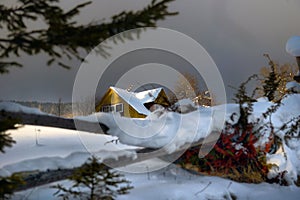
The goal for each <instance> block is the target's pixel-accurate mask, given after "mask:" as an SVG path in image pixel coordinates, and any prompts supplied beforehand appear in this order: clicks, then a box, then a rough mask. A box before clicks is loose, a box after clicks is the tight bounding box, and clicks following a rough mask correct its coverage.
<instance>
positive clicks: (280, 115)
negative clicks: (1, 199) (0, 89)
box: [0, 94, 300, 200]
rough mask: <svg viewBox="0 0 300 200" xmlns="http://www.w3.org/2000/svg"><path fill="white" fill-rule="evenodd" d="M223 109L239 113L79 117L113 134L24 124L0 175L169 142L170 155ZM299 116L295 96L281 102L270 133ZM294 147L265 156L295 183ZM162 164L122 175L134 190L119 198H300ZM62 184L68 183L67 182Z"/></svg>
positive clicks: (0, 164) (287, 190)
mask: <svg viewBox="0 0 300 200" xmlns="http://www.w3.org/2000/svg"><path fill="white" fill-rule="evenodd" d="M270 106H272V103H270V102H267V101H265V100H264V99H260V100H259V101H258V102H257V103H255V104H254V112H253V120H255V119H257V118H261V114H262V113H263V112H265V111H266V110H267V109H268V108H269V107H270ZM224 108H226V112H225V119H227V120H228V119H229V116H230V115H231V114H232V113H233V112H237V111H238V107H237V105H235V104H228V105H226V106H224V105H223V106H216V107H214V108H199V109H197V110H196V111H194V112H192V113H188V114H184V115H180V114H177V113H172V112H164V111H157V112H154V113H153V114H152V115H150V116H149V117H148V118H146V119H145V120H140V119H136V120H132V119H124V118H121V117H119V116H113V115H111V114H96V115H92V116H87V117H79V118H78V119H81V120H88V121H94V120H99V121H101V122H103V123H105V124H106V125H108V127H109V128H110V132H109V133H110V134H111V135H113V136H105V135H99V134H91V133H85V132H77V131H71V130H65V129H57V128H48V127H38V126H24V127H22V128H19V129H17V130H11V131H9V132H10V133H11V135H12V137H13V138H14V139H15V140H16V142H17V143H16V144H15V145H14V146H13V147H12V148H6V149H5V150H6V153H5V154H1V156H0V175H2V176H5V175H10V174H11V173H14V172H18V171H31V170H47V169H58V168H70V167H76V166H80V165H81V164H83V163H84V162H85V161H86V160H87V158H88V157H89V156H90V155H91V153H92V154H96V155H97V156H98V157H100V158H102V159H104V158H106V157H114V156H120V155H126V156H131V157H134V156H135V155H134V154H130V153H129V152H130V151H124V149H134V148H137V147H135V146H145V147H156V148H158V147H162V146H165V145H166V144H168V143H169V142H170V140H172V144H173V145H171V146H168V147H167V148H166V150H169V152H173V151H175V150H176V149H177V148H178V147H180V146H182V145H183V144H185V143H186V142H193V141H194V140H195V139H196V140H198V139H199V138H203V137H205V136H207V134H209V133H210V131H211V130H214V129H218V128H219V127H218V126H214V124H215V122H216V120H222V118H214V117H212V116H213V115H214V114H216V113H218V112H220V111H223V110H224ZM1 109H6V110H10V111H13V112H16V111H18V112H19V111H22V112H27V113H28V112H29V113H35V114H43V113H39V111H38V110H28V109H27V108H25V107H18V105H12V104H9V103H8V104H7V103H0V110H1ZM299 113H300V95H299V94H294V95H291V96H289V97H288V98H286V99H284V101H283V105H282V106H281V107H280V108H279V109H278V110H277V111H276V113H274V114H273V115H272V121H273V122H274V126H275V129H278V128H280V126H281V125H282V124H283V123H285V122H287V121H288V120H289V119H291V118H293V117H297V116H299ZM149 123H150V125H149ZM262 123H264V122H262ZM195 124H196V125H197V126H196V127H195ZM151 126H152V127H151ZM145 130H148V131H145ZM174 130H175V131H174ZM128 131H129V132H128ZM277 131H279V130H277ZM189 132H193V134H192V135H188V134H187V133H189ZM153 133H155V134H153ZM170 133H172V134H170ZM139 134H142V135H139ZM174 134H176V136H175V135H174ZM278 134H279V135H283V134H284V131H281V132H278ZM116 138H118V139H120V141H121V142H122V143H123V144H120V143H118V144H114V143H112V142H111V141H112V140H114V139H116ZM124 144H127V145H132V146H127V145H124ZM299 144H300V142H299V140H295V141H291V144H290V147H287V146H284V148H285V152H280V151H278V152H277V154H276V155H272V156H269V157H268V161H269V162H271V163H276V164H278V166H279V168H278V169H279V170H280V171H283V170H288V174H289V176H290V177H291V178H292V179H294V180H295V177H296V176H297V175H299V174H300V145H299ZM284 145H285V144H284ZM111 151H113V152H114V154H112V153H111ZM286 158H287V159H286ZM162 163H164V161H162V160H159V159H152V160H149V161H146V162H142V163H136V164H134V166H131V167H133V168H134V167H135V168H136V169H137V170H136V171H140V170H139V169H141V168H143V169H148V168H149V166H150V165H152V166H155V165H160V164H162ZM166 165H168V166H169V167H166V168H164V169H161V170H159V171H154V172H149V173H139V174H137V173H136V174H129V173H126V178H127V179H129V180H130V181H131V182H132V185H133V186H134V189H133V190H131V192H130V194H128V195H124V196H119V197H118V199H131V200H132V199H146V200H147V199H174V200H175V199H231V196H236V197H237V198H238V199H299V197H300V188H298V187H296V186H295V185H291V186H288V187H284V186H279V185H276V184H273V185H271V184H267V183H262V184H245V183H237V182H233V181H230V180H226V179H222V178H218V177H208V176H196V175H192V174H190V173H188V172H187V171H185V170H182V169H180V168H179V167H176V166H174V165H169V164H168V163H167V164H166ZM61 183H63V184H68V182H67V181H62V182H61ZM53 193H54V190H53V189H50V188H49V185H44V186H41V187H37V188H34V189H29V190H26V191H22V192H19V193H17V194H16V195H15V196H14V199H55V198H54V197H53V195H52V194H53Z"/></svg>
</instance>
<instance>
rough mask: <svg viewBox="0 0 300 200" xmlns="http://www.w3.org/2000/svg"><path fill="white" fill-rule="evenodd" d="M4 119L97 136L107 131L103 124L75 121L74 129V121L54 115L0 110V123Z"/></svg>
mask: <svg viewBox="0 0 300 200" xmlns="http://www.w3.org/2000/svg"><path fill="white" fill-rule="evenodd" d="M5 119H15V120H17V121H18V123H20V124H26V125H35V126H48V127H54V128H63V129H70V130H79V131H85V132H90V133H98V134H105V133H106V132H107V131H108V127H107V126H106V125H105V124H103V123H96V122H88V121H82V120H78V119H76V124H77V127H76V126H75V120H74V119H72V118H63V117H57V116H54V115H38V114H29V113H22V112H8V111H4V110H2V111H0V123H1V121H3V120H5Z"/></svg>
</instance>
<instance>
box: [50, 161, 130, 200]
mask: <svg viewBox="0 0 300 200" xmlns="http://www.w3.org/2000/svg"><path fill="white" fill-rule="evenodd" d="M69 180H70V181H71V182H72V186H71V187H70V188H66V187H65V186H64V185H61V184H58V185H56V186H54V187H53V188H56V189H58V190H57V192H55V193H54V195H55V196H58V197H60V198H61V199H64V200H67V199H88V200H96V199H103V200H113V199H115V198H116V196H117V195H122V194H127V193H128V191H129V190H130V189H132V187H131V186H130V185H129V184H130V182H129V181H127V180H126V179H124V178H123V175H121V174H119V173H117V172H115V171H113V170H111V169H109V168H108V167H107V166H105V165H104V164H102V163H99V162H98V159H97V158H95V157H92V158H89V159H88V161H87V162H86V163H85V164H83V165H82V166H81V167H80V168H78V169H77V170H76V171H75V172H74V174H73V175H72V176H71V177H70V178H69Z"/></svg>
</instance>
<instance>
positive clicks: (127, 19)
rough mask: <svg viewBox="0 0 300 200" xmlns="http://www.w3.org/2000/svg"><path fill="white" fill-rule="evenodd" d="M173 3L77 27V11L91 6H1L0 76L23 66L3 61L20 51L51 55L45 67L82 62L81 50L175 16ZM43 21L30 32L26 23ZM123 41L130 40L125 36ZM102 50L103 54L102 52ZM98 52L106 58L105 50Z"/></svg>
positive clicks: (44, 0) (38, 1)
mask: <svg viewBox="0 0 300 200" xmlns="http://www.w3.org/2000/svg"><path fill="white" fill-rule="evenodd" d="M172 1H174V0H161V1H156V0H153V1H152V2H151V3H150V4H149V5H148V6H146V7H145V8H144V9H142V10H138V11H123V12H121V13H119V14H117V15H114V16H112V17H111V19H110V21H109V22H98V23H89V24H87V25H78V24H77V23H76V22H75V21H74V17H75V16H77V15H79V14H80V10H81V9H82V8H83V7H85V6H87V5H89V4H91V2H90V1H89V2H85V3H82V4H79V5H77V6H75V7H74V8H72V9H70V10H68V11H64V10H63V9H62V8H60V7H59V6H58V4H57V3H58V2H59V0H35V1H29V0H19V1H18V3H19V4H18V6H14V7H7V6H4V5H0V28H2V29H6V30H7V31H8V34H7V37H6V38H0V59H2V61H1V62H0V73H5V72H9V69H8V68H9V67H10V66H13V65H15V66H22V65H21V63H17V62H8V61H3V59H5V58H6V59H7V58H10V57H11V56H12V55H15V56H20V53H21V52H23V53H25V54H28V55H37V54H39V53H41V52H43V53H46V54H48V55H49V56H50V59H49V61H48V62H47V64H48V65H50V64H52V63H54V62H57V63H58V64H59V65H60V66H62V67H65V68H69V67H70V66H68V65H67V64H65V63H62V62H61V61H59V60H60V59H61V58H62V57H67V58H69V59H72V58H76V59H79V60H82V59H83V58H82V57H81V55H80V49H83V50H85V51H86V52H89V51H90V50H91V49H93V48H94V47H95V46H97V45H98V44H99V43H100V42H102V41H104V40H105V39H107V38H109V37H111V36H113V35H115V34H117V33H120V32H123V31H126V30H129V29H133V28H141V27H155V26H156V23H157V21H159V20H163V19H165V18H166V17H167V16H173V15H176V14H178V13H177V12H170V11H168V4H169V3H170V2H172ZM38 19H39V20H42V21H43V22H44V23H45V25H46V28H44V29H38V30H29V28H28V27H27V23H28V22H32V21H36V20H38ZM123 37H124V38H121V40H123V39H132V36H131V35H124V36H123ZM101 51H102V52H101ZM101 51H100V52H99V53H100V54H101V55H103V56H105V55H107V53H105V52H104V51H105V49H102V50H101Z"/></svg>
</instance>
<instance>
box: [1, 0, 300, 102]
mask: <svg viewBox="0 0 300 200" xmlns="http://www.w3.org/2000/svg"><path fill="white" fill-rule="evenodd" d="M61 1H62V6H63V7H66V8H67V7H70V6H71V5H75V4H76V3H78V2H82V1H80V0H76V1H67V0H61ZM6 2H8V0H6ZM149 2H150V1H149V0H113V1H112V0H99V1H96V0H94V2H93V4H92V5H89V6H88V7H87V8H84V9H83V10H82V13H81V15H80V16H79V17H78V18H77V19H78V21H79V22H80V23H88V22H91V21H93V20H101V19H103V18H109V17H110V16H111V15H113V14H117V13H118V12H120V11H122V10H124V9H127V10H130V9H131V10H136V9H140V8H142V7H144V6H145V5H147V3H149ZM169 10H171V11H179V15H177V16H173V17H169V18H167V19H166V20H164V21H160V22H159V23H158V25H159V26H161V27H166V28H170V29H174V30H177V31H180V32H182V33H184V34H187V35H188V36H190V37H192V38H193V39H195V40H196V41H198V42H199V43H200V44H201V45H203V46H204V48H205V49H206V50H207V51H208V53H209V54H210V55H211V57H212V58H213V60H214V61H215V62H216V64H217V66H218V68H219V70H220V72H221V74H222V77H223V80H224V82H225V86H228V85H238V84H239V83H241V82H242V81H244V80H245V79H247V77H248V76H250V75H252V74H254V73H258V72H259V69H260V68H261V67H262V66H266V65H267V60H266V59H265V58H264V57H263V56H262V55H263V54H264V53H269V54H270V55H271V57H272V58H273V59H274V60H275V61H277V62H279V63H286V62H289V63H295V61H294V58H293V57H291V56H290V55H288V54H287V53H286V52H285V43H286V41H287V39H288V38H289V37H290V36H293V35H300V26H299V19H300V1H299V0H177V1H175V2H174V3H172V4H170V8H169ZM36 26H39V25H36ZM18 60H19V61H20V62H22V63H23V64H24V67H23V68H20V69H12V70H11V72H10V73H9V74H5V75H1V77H0V85H1V87H0V99H2V100H37V101H58V99H59V98H62V100H63V101H71V97H72V88H73V83H74V79H75V76H76V72H77V70H78V68H79V66H80V63H78V62H77V61H72V62H70V63H71V64H72V65H73V66H74V67H73V68H72V69H71V70H65V69H62V68H60V67H58V66H55V65H53V66H50V67H48V66H45V63H46V60H47V57H46V56H45V55H39V56H33V57H30V56H25V55H24V56H22V57H21V58H18ZM184 68H185V67H184V66H183V69H184ZM107 79H108V80H109V79H110V78H109V77H108V78H107ZM173 80H174V78H173ZM109 84H110V83H109V82H106V85H103V88H102V90H106V87H107V85H109ZM124 87H127V86H124ZM227 89H228V88H227ZM99 92H100V93H101V92H102V91H99ZM227 93H228V96H229V98H230V96H231V95H232V90H231V89H228V90H227Z"/></svg>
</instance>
